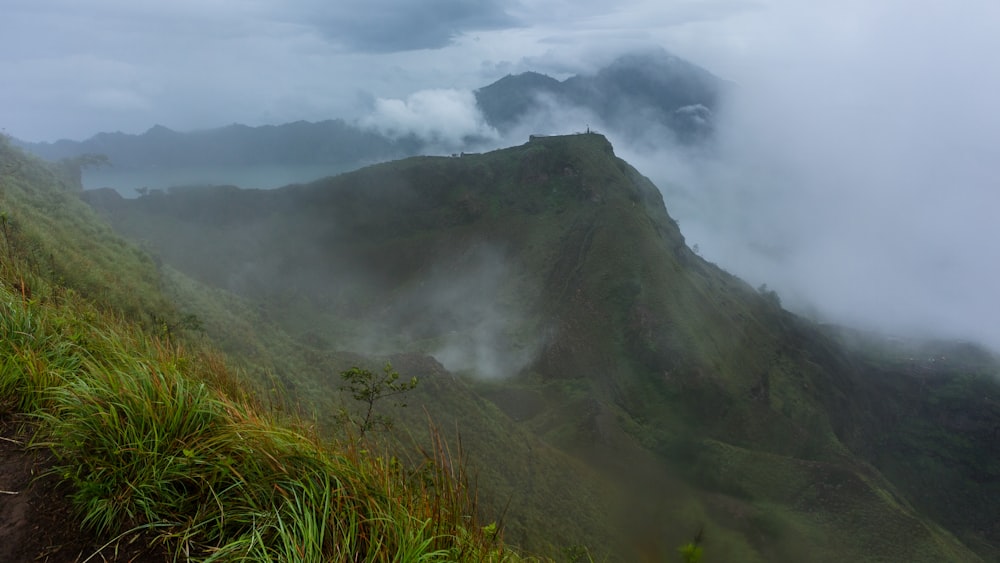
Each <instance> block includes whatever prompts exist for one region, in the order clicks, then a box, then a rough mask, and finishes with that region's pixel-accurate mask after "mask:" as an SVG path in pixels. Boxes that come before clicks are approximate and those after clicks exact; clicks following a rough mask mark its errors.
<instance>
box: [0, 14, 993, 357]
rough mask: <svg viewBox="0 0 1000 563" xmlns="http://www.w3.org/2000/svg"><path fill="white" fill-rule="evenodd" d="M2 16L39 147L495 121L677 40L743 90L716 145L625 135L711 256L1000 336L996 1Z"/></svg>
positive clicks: (853, 316)
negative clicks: (706, 152) (520, 86)
mask: <svg viewBox="0 0 1000 563" xmlns="http://www.w3.org/2000/svg"><path fill="white" fill-rule="evenodd" d="M0 7H2V16H0V76H2V77H3V80H2V83H0V128H3V129H4V130H5V131H6V132H7V133H8V134H10V135H14V136H16V137H20V138H22V139H25V140H33V141H37V140H55V139H58V138H74V139H82V138H86V137H88V136H90V135H92V134H94V133H97V132H99V131H116V130H120V131H124V132H130V133H138V132H142V131H144V130H146V129H148V128H149V127H151V126H152V125H154V124H162V125H165V126H167V127H170V128H172V129H176V130H182V131H183V130H191V129H198V128H210V127H217V126H222V125H226V124H230V123H234V122H239V123H245V124H248V125H259V124H266V123H283V122H288V121H293V120H298V119H306V120H319V119H326V118H331V117H343V118H347V119H349V120H357V121H358V122H359V123H361V124H365V125H368V126H372V127H377V128H380V129H383V130H385V131H390V132H391V131H397V132H398V131H405V130H412V131H415V132H417V133H418V134H421V135H425V136H435V137H436V138H447V137H448V136H449V135H453V136H454V137H455V138H459V137H460V136H461V134H464V133H468V132H477V133H481V134H483V133H487V134H488V133H489V132H488V131H484V127H485V126H484V125H483V123H482V120H481V118H480V117H479V116H478V114H477V113H476V110H475V107H474V104H473V102H472V97H471V90H472V89H474V88H477V87H480V86H484V85H486V84H489V83H490V82H492V81H494V80H496V79H498V78H500V77H502V76H504V75H505V74H507V73H516V72H521V71H524V70H536V71H540V72H546V73H549V74H551V75H554V76H557V77H560V78H562V77H565V76H567V75H569V74H572V73H576V72H581V71H586V70H589V69H593V68H596V67H597V66H599V65H601V64H603V63H606V62H608V61H609V60H611V59H612V58H613V57H614V56H616V55H618V54H620V53H622V52H624V51H626V50H629V49H633V48H637V47H649V46H652V45H655V46H659V47H663V48H665V49H667V50H669V51H671V52H673V53H675V54H677V55H679V56H681V57H683V58H686V59H688V60H690V61H692V62H695V63H697V64H699V65H701V66H703V67H705V68H707V69H708V70H710V71H712V72H713V73H715V74H716V75H718V76H720V77H722V78H726V79H730V80H733V81H735V82H736V83H738V84H739V89H738V96H737V97H736V98H734V100H733V104H732V105H731V106H730V107H728V108H727V109H726V111H724V112H723V115H721V116H720V133H719V143H720V149H719V156H718V157H717V158H714V159H711V160H707V161H701V162H699V161H693V160H691V159H690V158H687V157H682V156H679V155H678V154H677V153H676V152H675V151H670V150H667V151H653V152H650V151H648V150H647V151H645V152H643V151H642V150H639V149H634V150H633V149H632V148H631V147H629V146H628V143H627V141H621V140H615V141H616V148H617V149H618V151H619V154H623V155H625V156H626V157H628V158H629V159H630V160H631V161H632V162H633V163H635V164H637V165H638V167H639V168H640V170H641V171H642V172H644V173H646V174H647V175H650V176H651V177H653V179H654V180H655V181H656V182H657V183H658V184H660V185H661V188H663V189H664V191H665V193H666V194H667V196H668V197H667V205H668V208H669V209H670V211H671V213H672V214H673V215H674V216H675V217H677V218H679V219H680V223H681V228H682V230H683V231H684V233H685V235H686V236H687V237H688V239H689V242H691V243H692V244H693V243H698V244H699V248H700V251H701V252H702V253H703V255H704V256H706V257H707V258H709V259H711V260H714V261H716V262H718V263H719V264H720V265H722V266H724V267H726V268H727V269H729V270H731V271H734V272H735V273H737V274H739V275H741V276H744V277H745V278H747V279H748V280H750V281H751V282H752V283H754V284H757V283H768V284H769V286H771V287H774V288H776V289H778V290H779V291H780V293H781V294H782V297H783V298H784V299H785V302H786V303H789V304H794V305H796V306H799V307H800V308H801V309H802V310H805V309H808V308H814V309H815V310H816V311H819V312H821V313H822V314H823V315H824V318H830V319H833V320H837V321H842V322H853V323H858V324H862V325H865V326H872V327H877V328H883V329H885V330H890V331H892V330H903V329H907V330H911V331H917V332H920V331H924V332H927V333H931V334H935V333H940V334H947V335H954V336H961V337H969V338H976V339H980V340H983V341H986V342H989V343H990V344H992V345H993V346H994V347H996V348H998V349H1000V321H998V319H1000V297H998V295H1000V292H998V289H997V288H1000V243H998V241H1000V233H998V228H997V223H998V215H1000V109H998V101H997V100H998V99H1000V63H997V61H996V57H997V56H998V55H997V53H1000V2H998V1H997V0H950V1H944V0H941V1H932V0H839V1H832V0H831V1H827V0H759V1H751V0H747V1H742V0H701V1H670V0H619V1H618V2H608V1H607V0H602V1H599V2H598V1H595V0H572V1H571V0H554V1H543V0H522V1H514V2H501V1H499V0H475V1H467V0H427V1H422V2H416V1H413V0H340V1H337V2H332V1H329V0H172V1H170V2H162V1H155V2H153V1H138V0H90V1H88V2H79V1H78V0H0ZM573 125H574V127H577V128H578V126H579V124H578V123H574V124H573ZM498 141H502V140H498Z"/></svg>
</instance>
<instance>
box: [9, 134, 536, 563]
mask: <svg viewBox="0 0 1000 563" xmlns="http://www.w3.org/2000/svg"><path fill="white" fill-rule="evenodd" d="M0 166H4V167H6V169H7V170H8V173H6V174H4V176H3V178H2V179H0V206H2V208H3V209H4V210H5V213H6V214H5V215H4V217H5V220H4V223H3V226H4V230H3V232H4V238H3V241H2V243H3V244H4V246H5V248H4V249H3V251H2V252H0V254H2V256H3V261H2V263H0V407H2V408H3V410H4V411H5V412H9V413H15V414H18V415H20V416H22V417H24V418H22V420H24V421H26V422H29V423H30V424H29V425H28V426H26V429H27V428H31V429H34V439H33V443H34V447H38V448H47V449H50V450H51V451H52V452H53V453H54V454H55V455H56V457H57V460H58V461H57V466H56V469H55V471H56V472H57V473H58V474H59V475H60V476H62V477H63V478H64V479H65V480H66V481H67V482H69V483H70V484H71V485H72V487H73V490H74V491H75V492H74V494H73V501H74V504H75V505H76V506H77V507H78V509H79V514H80V517H81V522H82V524H83V525H84V526H86V527H87V528H88V529H91V530H93V531H94V532H95V533H97V534H100V535H102V536H104V537H108V538H110V541H112V542H114V541H125V540H126V539H127V538H130V537H131V536H132V535H133V534H135V533H136V532H139V531H145V532H147V536H146V537H153V538H154V541H156V542H161V543H162V544H164V545H165V546H166V547H167V548H168V549H169V551H170V552H171V553H174V554H176V556H177V557H182V558H185V559H188V558H189V559H191V560H204V561H233V560H240V561H243V560H252V561H319V560H323V561H359V560H363V561H456V560H476V561H501V560H504V561H506V560H520V557H519V556H518V555H517V554H516V553H514V552H512V551H511V550H510V549H509V548H506V547H505V546H504V544H503V542H502V541H501V539H500V537H499V534H498V533H497V532H496V530H495V529H494V530H493V531H492V532H491V533H486V532H485V531H484V527H483V526H481V525H480V524H478V523H477V519H476V504H475V495H474V492H473V490H472V489H470V488H469V484H468V478H467V477H466V476H465V475H464V473H463V471H464V470H463V467H462V465H461V462H460V459H453V458H451V457H450V456H449V455H448V449H447V447H445V446H444V444H443V442H442V441H441V440H440V439H438V440H436V441H433V442H431V444H430V445H431V447H430V448H428V451H429V453H428V454H427V456H426V457H425V459H424V460H423V461H422V463H419V464H415V465H413V466H409V465H406V464H404V463H402V462H400V461H399V460H397V459H396V458H394V457H392V456H390V455H386V454H384V453H383V454H379V453H377V452H376V451H375V450H373V449H369V450H361V449H358V448H357V447H355V445H354V444H353V443H352V442H339V441H336V440H333V439H331V438H329V437H324V438H321V437H319V436H318V435H317V434H316V432H315V430H314V429H313V427H312V425H310V424H308V423H306V422H305V421H303V420H301V419H299V418H298V417H296V416H294V415H292V414H290V413H284V414H282V413H280V412H277V411H273V410H271V409H269V408H266V407H265V406H264V405H262V403H261V401H260V400H259V399H258V398H257V397H258V396H257V395H255V394H254V393H252V392H251V391H250V390H249V389H248V387H247V386H246V383H244V382H242V381H241V377H240V376H239V375H238V374H237V373H235V372H233V371H232V370H231V369H230V368H228V367H226V362H225V361H224V359H223V358H222V357H221V356H219V355H218V354H217V353H214V352H212V351H211V350H210V349H209V348H206V347H205V346H203V345H201V344H198V342H196V341H195V340H192V339H186V338H184V337H183V335H182V334H180V332H182V331H177V330H174V331H170V333H169V334H164V333H163V332H162V331H159V330H158V326H159V325H158V323H157V322H156V321H154V320H153V319H154V318H155V319H164V318H179V319H183V318H184V316H182V315H179V314H177V313H176V312H174V311H173V310H172V307H171V306H170V305H167V304H166V302H165V300H163V299H162V298H161V297H159V296H158V295H159V294H158V291H157V290H156V288H155V285H153V284H150V285H145V286H144V285H141V284H135V285H133V286H128V285H126V284H127V283H128V282H129V281H133V280H136V279H139V280H141V279H143V278H142V275H143V270H144V269H145V268H147V267H148V265H149V263H148V262H147V260H144V259H143V257H142V254H141V253H139V252H138V251H135V250H134V249H132V248H131V247H130V246H129V245H127V244H125V243H123V242H122V241H120V240H118V239H117V238H116V237H114V236H113V235H111V234H110V232H109V231H107V230H101V229H95V227H94V226H99V225H100V223H99V221H97V220H96V218H95V217H93V216H91V215H89V214H90V211H89V210H88V209H87V208H86V207H85V206H83V205H82V204H81V203H80V202H78V201H76V200H74V199H69V198H66V199H63V198H61V197H60V196H59V195H58V194H60V193H62V192H61V191H60V190H59V187H58V184H57V183H56V182H55V180H56V177H55V176H54V175H51V174H52V173H50V172H48V171H47V169H46V167H45V166H43V165H42V164H41V163H39V162H37V161H34V160H32V159H29V158H26V157H24V156H23V155H21V154H19V153H17V152H16V151H13V150H12V149H11V148H10V147H9V145H8V144H7V143H6V142H5V141H3V140H0ZM11 169H13V170H14V172H13V173H11V172H10V170H11ZM31 198H34V199H35V200H36V201H37V200H41V201H48V202H50V203H51V206H50V207H49V209H48V210H49V213H47V214H41V213H39V212H38V211H36V210H34V209H33V208H32V206H31V204H32V203H33V201H32V199H31ZM26 202H27V203H26ZM73 214H77V215H79V217H78V218H77V219H76V221H72V220H67V218H66V216H68V215H73ZM87 221H90V222H92V223H93V226H90V232H91V233H93V234H95V235H97V236H95V237H93V238H91V240H89V241H88V242H87V243H86V244H88V245H89V246H90V248H91V249H93V250H94V252H92V253H86V252H85V253H83V255H82V256H80V257H79V258H78V259H77V260H78V262H79V263H82V264H84V265H85V266H86V267H88V269H90V270H91V271H90V272H86V273H82V274H78V275H76V276H73V277H72V278H69V279H67V278H65V277H63V276H61V275H59V272H61V271H62V270H61V269H60V265H61V264H60V262H59V260H58V259H56V258H55V252H57V250H58V249H57V248H56V245H54V244H53V242H54V241H59V243H65V244H72V243H70V242H69V241H70V240H71V239H73V238H74V237H78V234H79V233H76V232H74V231H73V228H74V226H75V225H76V224H79V223H80V222H87ZM43 233H44V234H43ZM76 244H81V243H79V242H77V243H76ZM104 257H108V259H110V260H112V261H113V262H114V263H116V264H118V265H119V266H120V268H119V270H118V272H119V275H120V276H121V278H120V279H121V280H122V281H121V282H120V283H114V284H108V285H109V287H108V289H107V290H105V291H101V292H98V291H96V287H95V286H94V285H92V282H93V280H94V278H93V277H91V276H101V275H103V273H104V272H98V271H93V270H97V269H99V268H100V267H101V264H100V263H99V262H92V261H91V260H94V259H95V258H97V259H101V258H104ZM45 258H48V260H46V259H45ZM111 271H114V270H108V271H107V273H108V274H110V273H111ZM141 290H145V291H143V293H142V294H141V295H135V294H133V293H132V292H135V291H141ZM137 303H138V304H155V305H157V307H156V308H152V307H151V308H150V310H149V311H146V310H143V309H140V308H138V307H136V306H134V305H135V304H137ZM143 313H145V314H143ZM181 324H183V323H181ZM178 326H180V325H178ZM393 373H394V372H393ZM394 381H395V380H394V379H393V381H392V382H390V383H389V384H390V385H391V386H394V387H393V388H402V387H404V386H406V385H407V384H398V383H395V382H394Z"/></svg>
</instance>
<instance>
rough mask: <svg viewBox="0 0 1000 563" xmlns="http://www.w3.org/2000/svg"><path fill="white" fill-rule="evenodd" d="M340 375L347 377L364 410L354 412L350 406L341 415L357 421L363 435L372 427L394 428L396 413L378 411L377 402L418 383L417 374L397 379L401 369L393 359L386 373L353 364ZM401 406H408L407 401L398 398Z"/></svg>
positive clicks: (410, 388)
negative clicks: (352, 412) (394, 365)
mask: <svg viewBox="0 0 1000 563" xmlns="http://www.w3.org/2000/svg"><path fill="white" fill-rule="evenodd" d="M340 377H341V378H342V379H343V380H344V383H345V386H344V388H345V389H346V390H347V391H348V392H349V393H350V394H351V396H352V397H354V400H355V401H358V402H359V403H360V404H361V405H362V410H363V411H364V414H362V415H352V414H351V413H350V412H349V411H348V410H346V409H345V410H344V411H343V412H342V413H341V415H342V416H341V418H342V420H344V421H345V422H347V423H349V424H352V425H354V426H355V427H357V429H358V434H359V435H360V437H361V438H364V437H365V434H366V433H367V432H368V431H369V430H375V429H377V428H381V429H383V430H391V429H392V417H390V416H389V415H385V414H380V413H377V412H375V404H376V403H378V402H380V401H382V400H384V399H388V398H389V397H393V396H396V395H402V394H403V393H406V392H407V391H411V390H413V389H414V388H415V387H416V386H417V378H416V377H413V378H411V379H410V380H409V381H404V382H402V383H397V381H398V380H399V373H398V372H396V371H395V370H394V369H392V364H391V363H386V364H385V367H384V368H383V369H382V373H381V374H379V373H375V372H372V371H371V370H368V369H363V368H359V367H357V366H354V367H352V368H351V369H349V370H345V371H342V372H340ZM396 406H397V407H405V406H406V403H404V402H397V403H396Z"/></svg>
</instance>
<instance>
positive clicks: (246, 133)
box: [21, 119, 414, 169]
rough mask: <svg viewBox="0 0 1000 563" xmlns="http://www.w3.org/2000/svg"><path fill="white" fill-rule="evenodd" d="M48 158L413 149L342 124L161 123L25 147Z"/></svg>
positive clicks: (356, 158) (295, 161)
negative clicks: (181, 127) (200, 126)
mask: <svg viewBox="0 0 1000 563" xmlns="http://www.w3.org/2000/svg"><path fill="white" fill-rule="evenodd" d="M21 145H22V146H23V147H24V148H26V149H27V150H29V151H30V152H32V153H33V154H35V155H37V156H40V157H42V158H45V159H48V160H59V159H62V158H70V157H74V156H78V155H80V154H86V153H96V154H104V155H106V156H108V157H109V158H110V159H111V162H112V163H113V164H114V166H116V167H122V168H125V169H134V168H147V167H179V166H219V165H226V166H248V165H255V164H260V163H261V162H265V163H275V164H285V165H301V164H323V163H326V164H352V165H353V164H355V163H358V162H366V161H373V160H376V159H387V158H392V157H398V156H400V155H402V154H410V152H412V150H413V148H414V147H412V146H408V145H406V144H405V143H402V144H401V143H396V142H393V141H392V140H390V139H387V138H385V137H383V136H381V135H378V134H376V133H372V132H368V131H364V130H362V129H360V128H358V127H356V126H353V125H350V124H348V123H346V122H344V121H343V120H339V119H338V120H327V121H321V122H318V123H310V122H306V121H296V122H294V123H286V124H284V125H264V126H260V127H248V126H246V125H238V124H233V125H229V126H227V127H221V128H218V129H207V130H203V131H192V132H188V133H181V132H177V131H173V130H171V129H168V128H167V127H164V126H162V125H156V126H154V127H152V128H150V129H149V130H148V131H146V132H145V133H142V134H140V135H129V134H125V133H99V134H97V135H94V136H93V137H91V138H90V139H87V140H85V141H79V142H77V141H69V140H61V141H56V142H54V143H21Z"/></svg>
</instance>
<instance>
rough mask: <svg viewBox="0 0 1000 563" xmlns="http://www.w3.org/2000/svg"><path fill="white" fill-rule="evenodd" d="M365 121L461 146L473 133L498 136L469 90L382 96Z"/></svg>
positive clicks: (396, 133)
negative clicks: (391, 97)
mask: <svg viewBox="0 0 1000 563" xmlns="http://www.w3.org/2000/svg"><path fill="white" fill-rule="evenodd" d="M361 123H362V124H363V125H364V126H367V127H371V128H372V129H375V130H377V131H379V132H381V133H384V134H386V135H389V136H391V137H396V138H399V137H404V136H406V135H411V134H412V135H416V136H417V137H420V138H422V139H425V140H427V141H429V142H431V143H434V144H438V145H441V147H442V148H449V147H451V148H454V147H461V146H462V145H463V144H464V143H465V142H466V139H468V138H469V137H483V138H495V137H496V136H497V133H496V131H495V130H494V129H493V128H492V127H490V126H489V125H487V124H486V122H485V120H484V119H483V116H482V114H481V113H480V112H479V108H478V107H477V106H476V97H475V96H474V95H473V93H472V92H470V91H468V90H447V89H446V90H421V91H419V92H416V93H414V94H411V95H410V96H408V97H407V98H406V99H402V100H400V99H386V98H379V99H377V100H375V109H374V112H373V113H372V114H370V115H368V116H366V117H364V118H363V119H362V120H361Z"/></svg>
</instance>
